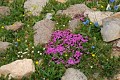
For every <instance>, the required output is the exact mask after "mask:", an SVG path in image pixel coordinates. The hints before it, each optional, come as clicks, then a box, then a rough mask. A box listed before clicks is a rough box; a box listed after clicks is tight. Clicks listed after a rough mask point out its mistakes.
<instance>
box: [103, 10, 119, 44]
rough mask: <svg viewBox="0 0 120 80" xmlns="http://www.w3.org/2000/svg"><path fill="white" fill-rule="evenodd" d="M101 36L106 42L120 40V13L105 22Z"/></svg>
mask: <svg viewBox="0 0 120 80" xmlns="http://www.w3.org/2000/svg"><path fill="white" fill-rule="evenodd" d="M101 34H102V37H103V40H104V41H106V42H110V41H113V40H116V39H119V38H120V12H118V13H116V14H114V15H113V16H111V17H108V18H105V19H104V20H103V27H102V28H101Z"/></svg>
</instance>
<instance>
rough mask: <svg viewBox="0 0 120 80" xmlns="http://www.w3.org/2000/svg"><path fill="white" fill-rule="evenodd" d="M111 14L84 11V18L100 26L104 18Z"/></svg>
mask: <svg viewBox="0 0 120 80" xmlns="http://www.w3.org/2000/svg"><path fill="white" fill-rule="evenodd" d="M112 14H113V12H101V11H90V10H88V11H85V13H84V16H88V18H89V19H90V21H91V22H93V23H95V22H98V24H99V25H100V26H101V25H102V20H103V19H105V18H106V17H109V16H111V15H112Z"/></svg>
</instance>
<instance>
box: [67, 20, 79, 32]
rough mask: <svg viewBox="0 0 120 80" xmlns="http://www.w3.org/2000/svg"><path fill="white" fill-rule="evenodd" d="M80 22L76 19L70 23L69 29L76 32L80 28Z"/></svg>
mask: <svg viewBox="0 0 120 80" xmlns="http://www.w3.org/2000/svg"><path fill="white" fill-rule="evenodd" d="M79 22H80V20H79V19H74V20H71V21H70V22H69V29H70V30H71V31H72V32H74V31H75V29H76V28H77V27H78V25H79Z"/></svg>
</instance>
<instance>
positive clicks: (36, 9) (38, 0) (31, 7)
mask: <svg viewBox="0 0 120 80" xmlns="http://www.w3.org/2000/svg"><path fill="white" fill-rule="evenodd" d="M48 1H49V0H27V1H26V2H25V3H24V8H25V12H28V15H31V14H32V15H33V16H39V14H40V13H41V11H42V8H43V7H44V6H45V5H46V3H47V2H48Z"/></svg>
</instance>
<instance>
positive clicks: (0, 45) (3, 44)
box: [0, 41, 10, 53]
mask: <svg viewBox="0 0 120 80" xmlns="http://www.w3.org/2000/svg"><path fill="white" fill-rule="evenodd" d="M9 45H10V43H9V42H2V41H0V53H1V52H4V51H5V50H7V48H9Z"/></svg>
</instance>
